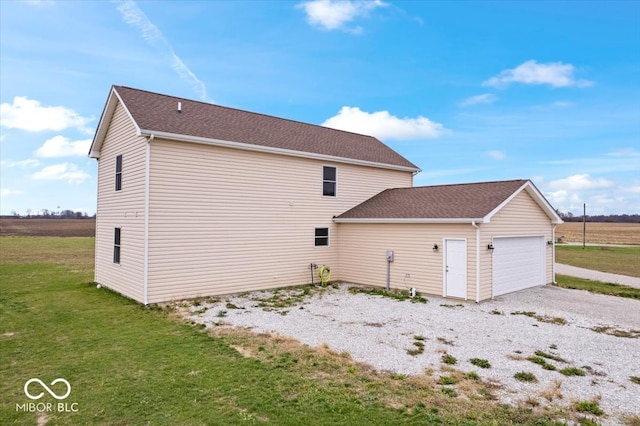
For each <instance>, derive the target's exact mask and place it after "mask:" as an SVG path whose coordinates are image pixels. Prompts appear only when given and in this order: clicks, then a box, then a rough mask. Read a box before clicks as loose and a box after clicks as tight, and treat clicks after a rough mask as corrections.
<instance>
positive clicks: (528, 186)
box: [484, 180, 564, 225]
mask: <svg viewBox="0 0 640 426" xmlns="http://www.w3.org/2000/svg"><path fill="white" fill-rule="evenodd" d="M522 191H527V193H528V194H529V195H530V196H531V198H533V201H535V202H536V204H538V206H540V208H541V209H542V210H543V211H544V212H545V213H546V215H547V216H548V217H549V218H550V219H551V223H553V224H556V225H558V224H561V223H564V221H563V220H562V218H560V216H559V215H558V213H557V212H556V211H555V209H554V208H553V206H551V204H550V203H549V201H547V199H546V198H545V197H544V195H542V193H541V192H540V191H539V190H538V188H536V186H535V185H534V184H533V182H531V181H530V180H527V181H526V182H525V183H524V184H522V186H521V187H520V188H518V189H517V190H515V191H514V192H513V194H511V195H510V196H509V197H508V198H507V199H506V200H504V201H503V202H502V203H500V204H499V205H498V206H497V207H496V208H494V209H493V210H492V211H491V212H489V214H487V215H486V216H485V217H484V219H485V222H486V223H489V222H491V218H492V217H493V216H494V215H495V214H496V213H498V212H499V211H500V210H501V209H502V208H503V207H504V206H506V205H507V204H508V203H509V202H511V200H513V199H514V198H515V197H516V196H517V195H518V194H519V193H520V192H522Z"/></svg>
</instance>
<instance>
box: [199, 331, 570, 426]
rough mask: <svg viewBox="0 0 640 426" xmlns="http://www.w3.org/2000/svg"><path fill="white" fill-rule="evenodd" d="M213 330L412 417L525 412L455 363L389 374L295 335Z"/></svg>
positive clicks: (524, 418)
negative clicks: (442, 370)
mask: <svg viewBox="0 0 640 426" xmlns="http://www.w3.org/2000/svg"><path fill="white" fill-rule="evenodd" d="M208 333H209V334H210V335H211V336H212V337H215V338H219V339H222V340H224V341H225V342H227V344H228V345H229V346H231V347H232V348H234V349H236V350H237V351H238V352H240V353H241V354H243V356H244V354H250V356H251V357H253V358H254V359H256V360H258V361H260V362H262V363H268V364H271V365H273V366H274V367H275V368H278V367H279V366H283V367H286V368H287V369H289V370H290V371H294V372H295V374H297V375H299V376H300V377H302V378H303V379H306V380H313V381H317V382H321V383H323V384H326V385H328V386H331V387H335V388H346V389H349V390H350V391H352V392H355V393H356V394H357V395H358V397H359V398H362V399H363V400H375V401H377V402H379V403H381V404H384V405H385V406H387V407H390V408H393V409H397V410H401V411H403V412H405V413H407V414H408V415H417V414H420V415H424V411H425V410H432V414H433V415H434V416H435V417H433V419H434V420H435V419H436V418H438V419H441V421H443V422H444V423H443V424H449V423H450V422H451V423H456V421H455V420H453V419H460V418H463V417H464V418H467V417H468V416H472V417H473V419H474V420H475V421H476V422H478V423H481V424H483V423H487V422H489V423H491V422H493V421H495V419H496V417H495V416H496V414H495V411H493V410H495V409H499V410H506V411H508V412H512V411H513V410H521V408H517V407H509V406H506V405H502V404H499V403H498V402H497V400H496V397H495V395H494V394H493V391H494V390H496V389H501V388H502V387H503V385H502V384H501V383H499V382H497V381H487V382H483V381H482V380H479V377H477V376H475V377H471V376H469V375H468V374H465V373H464V372H462V371H459V370H456V369H454V368H452V367H450V366H446V367H447V368H446V374H445V375H442V376H437V377H434V376H432V374H433V373H434V371H433V370H429V371H425V374H421V375H409V376H405V375H401V374H390V373H383V372H378V371H376V370H374V369H373V368H372V367H370V366H368V365H366V364H363V363H359V362H357V361H354V360H353V359H351V357H350V356H349V355H348V354H344V353H338V352H336V351H334V350H332V349H331V348H330V347H328V346H327V345H321V346H319V347H315V348H312V347H309V346H307V345H303V344H301V343H299V342H298V341H296V340H294V339H292V338H288V337H281V336H273V335H269V334H265V333H262V334H255V333H253V332H252V331H251V330H249V329H242V328H230V327H215V328H210V329H209V330H208ZM427 407H430V408H428V409H427ZM498 407H499V408H498ZM555 410H557V408H549V407H536V409H535V410H533V411H530V410H525V411H518V415H517V416H516V417H515V418H517V419H519V420H518V423H521V422H522V423H527V422H529V421H532V420H533V419H534V418H540V416H542V417H545V416H546V415H550V413H554V415H558V412H557V411H555ZM492 411H493V413H490V412H492ZM510 416H511V415H507V416H506V417H504V414H498V418H499V419H502V420H498V421H501V422H505V423H509V422H512V420H513V418H512V417H510ZM447 418H448V419H449V420H447Z"/></svg>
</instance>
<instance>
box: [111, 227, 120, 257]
mask: <svg viewBox="0 0 640 426" xmlns="http://www.w3.org/2000/svg"><path fill="white" fill-rule="evenodd" d="M120 229H121V228H115V232H114V235H113V263H118V264H119V263H120Z"/></svg>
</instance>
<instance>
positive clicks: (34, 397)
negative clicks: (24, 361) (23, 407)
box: [24, 378, 71, 399]
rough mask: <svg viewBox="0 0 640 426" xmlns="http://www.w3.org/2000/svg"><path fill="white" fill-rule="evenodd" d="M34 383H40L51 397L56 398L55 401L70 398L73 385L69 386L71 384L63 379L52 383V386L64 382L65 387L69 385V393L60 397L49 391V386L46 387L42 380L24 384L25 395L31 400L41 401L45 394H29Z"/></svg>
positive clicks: (32, 380) (29, 381)
mask: <svg viewBox="0 0 640 426" xmlns="http://www.w3.org/2000/svg"><path fill="white" fill-rule="evenodd" d="M33 382H37V383H40V386H42V387H43V388H44V389H45V390H46V391H47V392H49V395H51V396H52V397H54V398H55V399H65V398H66V397H68V396H69V394H70V393H71V385H70V384H69V382H67V381H66V380H65V379H63V378H58V379H55V380H54V381H53V382H51V386H53V385H55V384H56V383H59V382H62V383H64V384H65V385H67V393H65V394H64V395H62V396H58V395H57V394H56V393H54V392H53V391H52V390H51V389H49V387H48V386H47V385H45V384H44V383H43V381H42V380H40V379H29V380H27V383H25V384H24V394H25V395H27V397H29V398H30V399H40V398H42V396H43V395H44V392H40V393H39V394H38V395H35V396H34V395H31V394H30V393H29V389H28V388H29V385H30V384H31V383H33Z"/></svg>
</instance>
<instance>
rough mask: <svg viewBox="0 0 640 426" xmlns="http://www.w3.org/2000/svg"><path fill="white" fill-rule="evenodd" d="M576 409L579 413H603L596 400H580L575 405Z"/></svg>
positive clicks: (596, 414) (597, 414)
mask: <svg viewBox="0 0 640 426" xmlns="http://www.w3.org/2000/svg"><path fill="white" fill-rule="evenodd" d="M575 408H576V411H578V412H580V413H589V414H593V415H595V416H599V415H601V414H603V413H604V411H602V408H600V407H599V406H598V404H597V403H596V402H593V401H580V402H577V403H576V405H575Z"/></svg>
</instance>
